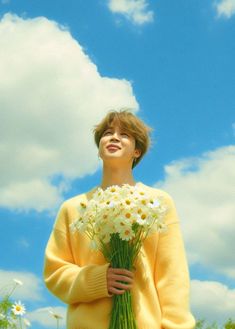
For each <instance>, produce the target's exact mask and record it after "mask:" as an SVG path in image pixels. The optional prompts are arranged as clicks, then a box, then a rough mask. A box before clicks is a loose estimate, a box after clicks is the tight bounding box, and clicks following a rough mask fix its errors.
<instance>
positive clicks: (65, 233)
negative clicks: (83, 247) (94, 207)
mask: <svg viewBox="0 0 235 329" xmlns="http://www.w3.org/2000/svg"><path fill="white" fill-rule="evenodd" d="M66 221H67V220H66V207H65V206H63V205H62V206H61V208H60V211H59V213H58V216H57V220H56V222H55V226H54V229H53V230H52V232H51V235H50V237H49V240H48V243H47V246H46V250H45V258H44V273H43V274H44V281H45V284H46V286H47V288H48V289H49V290H50V291H51V292H52V293H53V294H54V295H55V296H56V297H58V298H59V299H61V300H62V301H63V302H65V303H67V304H73V303H79V302H91V301H93V300H96V299H99V298H103V297H110V294H109V293H108V290H107V278H106V275H107V269H108V267H109V263H107V264H104V265H87V266H82V267H80V266H78V265H77V264H75V262H74V259H73V255H72V252H71V247H70V240H69V229H68V224H67V223H66Z"/></svg>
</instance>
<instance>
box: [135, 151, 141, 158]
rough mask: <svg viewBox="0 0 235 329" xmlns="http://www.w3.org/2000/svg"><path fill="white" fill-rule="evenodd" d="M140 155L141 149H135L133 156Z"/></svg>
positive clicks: (137, 156)
mask: <svg viewBox="0 0 235 329" xmlns="http://www.w3.org/2000/svg"><path fill="white" fill-rule="evenodd" d="M140 156H141V151H140V150H139V149H135V157H136V158H139V157H140Z"/></svg>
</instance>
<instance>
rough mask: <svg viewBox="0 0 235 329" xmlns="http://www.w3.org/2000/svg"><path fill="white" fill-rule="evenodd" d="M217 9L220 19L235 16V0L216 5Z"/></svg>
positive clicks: (222, 1)
mask: <svg viewBox="0 0 235 329" xmlns="http://www.w3.org/2000/svg"><path fill="white" fill-rule="evenodd" d="M215 7H216V11H217V15H218V16H219V17H220V16H225V17H226V18H230V17H231V16H232V15H234V14H235V0H221V1H220V2H217V3H216V5H215Z"/></svg>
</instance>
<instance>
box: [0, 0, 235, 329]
mask: <svg viewBox="0 0 235 329" xmlns="http://www.w3.org/2000/svg"><path fill="white" fill-rule="evenodd" d="M0 18H1V20H0V72H1V73H0V109H1V118H3V120H1V123H2V127H1V141H0V148H1V153H0V156H1V162H0V166H1V172H2V175H1V187H0V225H1V230H0V241H1V250H4V252H2V253H1V263H0V282H1V285H5V284H8V283H9V282H11V280H12V278H19V279H21V280H22V281H23V282H24V284H23V286H22V287H18V289H17V290H16V292H15V295H14V298H17V299H21V300H22V301H23V302H24V303H25V306H26V308H27V314H28V317H29V319H30V320H31V322H32V324H33V328H35V329H43V328H55V321H54V319H53V318H52V317H51V316H50V314H49V313H48V311H47V308H48V307H53V308H54V310H55V311H56V312H58V313H60V314H62V315H63V316H64V314H65V305H64V304H62V303H61V302H60V301H59V300H58V299H56V298H55V297H53V296H52V295H51V294H50V293H49V292H48V291H47V290H46V288H45V287H44V284H43V281H42V268H43V257H44V249H45V246H46V242H47V240H48V237H49V234H50V231H51V229H52V225H53V222H54V220H55V216H56V213H57V211H58V208H59V205H60V204H61V202H62V201H63V200H65V199H67V198H69V197H71V196H74V195H76V194H79V193H83V192H85V191H88V190H89V189H90V188H92V187H93V186H94V185H98V184H99V183H100V180H101V174H102V167H101V163H100V162H99V160H98V158H97V149H96V147H95V144H94V142H93V139H92V128H93V126H94V125H95V124H96V123H97V122H98V121H99V120H100V119H101V118H102V117H103V116H104V115H105V114H106V113H107V111H108V110H109V109H111V108H121V107H131V108H132V109H133V112H134V113H136V114H137V115H138V116H139V117H140V118H142V119H143V120H144V121H145V122H146V123H147V124H149V125H150V126H151V127H153V128H154V132H153V141H154V143H153V147H152V148H151V149H150V150H149V152H148V154H147V155H146V156H145V158H144V159H143V160H142V162H140V164H139V165H138V166H137V167H136V168H135V169H134V177H135V179H136V180H137V181H142V182H143V183H145V184H147V185H150V186H153V187H157V188H162V189H164V190H166V191H167V192H168V193H169V194H171V195H172V197H173V198H174V200H175V203H176V206H177V209H178V212H179V215H180V219H181V226H182V232H183V236H184V241H185V247H186V251H187V257H188V261H189V267H190V274H191V283H192V292H191V307H192V311H193V313H194V315H195V316H196V317H197V318H205V319H207V321H209V322H212V321H213V320H216V321H217V322H219V323H221V324H222V323H224V321H225V320H226V319H228V318H229V317H232V316H234V309H235V307H234V305H235V284H234V278H235V267H234V264H235V256H234V253H232V252H231V250H232V249H233V248H234V234H235V230H234V224H233V220H234V216H235V207H234V191H233V188H232V187H233V186H234V183H235V176H234V169H233V168H234V165H235V145H234V137H235V117H234V114H235V98H234V90H235V66H234V58H235V43H234V37H235V1H234V0H218V1H212V0H210V1H209V0H206V1H200V0H199V1H175V2H173V1H166V0H165V1H163V0H159V1H147V0H136V1H133V0H122V1H121V0H119V1H118V0H112V1H111V0H110V1H101V0H100V1H78V0H77V1H75V0H73V1H72V0H71V1H64V0H63V1H62V0H60V1H57V2H56V4H55V3H53V2H50V1H44V0H43V1H28V0H25V1H14V0H10V1H7V0H2V1H1V2H0ZM225 300H226V303H224V301H225Z"/></svg>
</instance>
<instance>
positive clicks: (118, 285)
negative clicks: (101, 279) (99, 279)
mask: <svg viewBox="0 0 235 329" xmlns="http://www.w3.org/2000/svg"><path fill="white" fill-rule="evenodd" d="M133 279H134V274H133V273H132V272H131V271H128V270H126V269H124V268H112V267H109V268H108V270H107V288H108V292H109V293H110V294H115V295H122V294H124V293H125V291H126V290H130V289H131V288H132V286H133Z"/></svg>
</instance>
